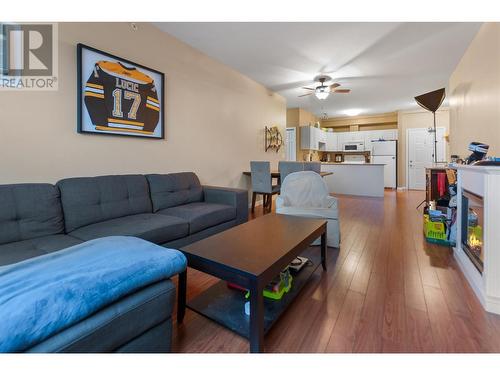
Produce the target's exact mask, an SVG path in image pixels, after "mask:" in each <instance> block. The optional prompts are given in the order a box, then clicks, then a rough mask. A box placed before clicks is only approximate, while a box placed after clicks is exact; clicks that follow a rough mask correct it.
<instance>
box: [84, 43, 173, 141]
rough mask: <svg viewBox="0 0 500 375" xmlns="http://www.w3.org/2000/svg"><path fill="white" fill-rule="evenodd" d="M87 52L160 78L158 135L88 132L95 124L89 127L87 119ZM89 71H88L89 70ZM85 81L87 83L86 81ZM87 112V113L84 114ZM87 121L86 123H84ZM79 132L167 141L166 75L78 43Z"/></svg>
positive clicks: (158, 83) (157, 83) (158, 90)
mask: <svg viewBox="0 0 500 375" xmlns="http://www.w3.org/2000/svg"><path fill="white" fill-rule="evenodd" d="M85 50H87V51H90V52H93V53H96V54H99V55H102V56H103V57H105V58H108V59H112V60H115V62H119V63H122V64H124V65H126V66H127V67H134V68H136V69H138V70H141V71H144V70H145V71H147V72H151V73H154V74H156V75H159V76H160V80H159V82H157V81H156V80H155V87H156V90H157V92H159V93H161V100H159V101H158V105H159V108H160V111H159V112H160V113H159V120H158V123H157V126H156V127H155V133H156V130H157V129H158V126H159V134H157V135H154V134H153V135H147V134H134V133H133V132H129V131H127V132H125V131H122V132H120V131H102V130H97V129H94V130H93V131H92V130H88V129H86V128H88V127H91V126H94V127H96V126H95V125H94V124H91V125H89V124H88V120H89V119H86V117H89V116H88V109H87V107H86V104H85V103H84V88H85V85H86V79H87V78H85V77H83V76H82V74H83V73H84V66H83V62H82V57H83V53H84V52H85ZM87 70H88V69H87ZM84 80H85V81H84ZM157 85H160V86H161V87H160V88H158V87H157ZM84 111H87V112H84ZM86 114H87V116H86ZM84 121H86V123H84ZM77 132H78V133H80V134H99V135H111V136H121V137H136V138H143V139H165V74H164V73H162V72H160V71H158V70H156V69H152V68H149V67H147V66H144V65H141V64H138V63H135V62H133V61H130V60H127V59H124V58H122V57H119V56H116V55H113V54H110V53H107V52H104V51H101V50H99V49H97V48H94V47H90V46H88V45H85V44H82V43H78V44H77Z"/></svg>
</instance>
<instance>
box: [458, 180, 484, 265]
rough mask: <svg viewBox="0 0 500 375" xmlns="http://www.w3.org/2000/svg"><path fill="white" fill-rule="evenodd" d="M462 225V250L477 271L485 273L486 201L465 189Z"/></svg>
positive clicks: (463, 191) (463, 192)
mask: <svg viewBox="0 0 500 375" xmlns="http://www.w3.org/2000/svg"><path fill="white" fill-rule="evenodd" d="M461 224H462V228H461V231H462V233H461V234H462V235H461V238H462V249H463V250H464V252H465V253H466V254H467V256H468V257H469V259H470V260H471V261H472V263H473V264H474V266H475V267H476V268H477V270H478V271H479V272H481V273H483V268H484V253H483V228H484V200H483V197H481V196H479V195H477V194H474V193H472V192H470V191H468V190H465V189H463V190H462V220H461Z"/></svg>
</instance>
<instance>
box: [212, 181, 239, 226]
mask: <svg viewBox="0 0 500 375" xmlns="http://www.w3.org/2000/svg"><path fill="white" fill-rule="evenodd" d="M203 194H204V196H205V202H208V203H220V204H227V205H230V206H233V207H235V208H236V222H237V223H238V224H241V223H244V222H246V221H248V191H247V190H244V189H234V188H226V187H217V186H203Z"/></svg>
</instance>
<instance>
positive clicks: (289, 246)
mask: <svg viewBox="0 0 500 375" xmlns="http://www.w3.org/2000/svg"><path fill="white" fill-rule="evenodd" d="M326 223H327V222H326V220H323V219H313V218H303V217H296V216H289V215H278V214H268V215H264V216H262V217H259V218H257V219H255V220H251V221H249V222H247V223H245V224H241V225H239V226H237V227H234V228H231V229H229V230H226V231H224V232H222V233H218V234H216V235H214V236H211V237H208V238H206V239H203V240H201V241H198V242H195V243H193V244H191V245H188V246H186V247H183V248H182V249H181V251H182V252H183V253H184V255H185V256H186V258H187V260H188V266H189V267H191V268H194V269H197V270H199V271H201V272H204V273H207V274H210V275H212V276H215V277H217V278H219V279H221V281H219V282H218V283H216V284H215V285H213V286H212V287H210V288H208V289H207V290H206V291H204V292H202V293H201V294H200V295H198V296H197V297H195V298H193V299H192V300H190V301H189V302H188V304H187V305H186V283H187V273H186V272H183V273H181V274H180V275H179V293H178V312H177V322H178V323H179V324H180V323H182V320H183V318H184V314H185V309H186V306H187V307H188V308H190V309H191V310H194V311H196V312H198V313H200V314H202V315H204V316H205V317H207V318H209V319H211V320H214V321H216V322H217V323H219V324H221V325H223V326H225V327H226V328H228V329H230V330H232V331H233V332H235V333H237V334H239V335H241V336H243V337H246V338H247V339H249V341H250V351H251V352H252V353H258V352H262V351H263V349H264V335H265V333H267V331H268V330H269V329H270V328H271V326H272V325H273V323H274V322H275V321H276V320H277V319H278V318H279V316H280V315H281V313H282V312H283V311H284V310H285V309H286V308H287V307H288V305H289V304H290V303H291V302H292V301H293V299H294V298H295V297H296V296H297V294H298V293H299V292H300V290H301V289H302V287H303V286H304V285H305V284H306V282H307V281H308V280H309V278H310V277H311V276H312V274H313V273H314V271H315V270H316V269H317V267H318V266H319V264H320V262H321V264H322V266H323V270H326ZM319 236H321V246H320V250H321V251H318V250H317V249H314V248H311V249H309V246H310V245H311V243H312V242H313V241H314V240H315V239H316V238H318V237H319ZM306 249H307V250H308V251H307V254H304V255H305V256H306V257H307V258H309V259H310V260H311V261H312V265H309V266H306V267H304V268H303V269H302V270H301V271H300V272H299V273H297V274H295V275H293V282H292V288H291V290H290V291H289V292H288V293H286V294H285V295H284V296H283V298H282V299H281V300H279V301H274V300H269V299H267V298H266V299H264V297H263V295H262V293H263V289H264V287H265V286H266V285H267V284H268V283H269V282H270V281H271V280H272V279H273V278H274V277H275V276H276V275H278V274H279V273H280V271H281V270H283V269H284V268H285V267H286V266H287V265H288V264H290V262H291V261H292V260H293V259H295V257H296V256H297V255H300V254H302V253H303V252H304V251H305V250H306ZM226 281H229V282H231V283H235V284H237V285H239V286H241V287H243V288H246V289H248V290H249V291H250V298H249V299H250V316H247V315H245V311H244V303H245V301H246V300H245V297H244V294H245V293H244V292H242V291H237V290H234V289H230V288H228V287H227V285H226Z"/></svg>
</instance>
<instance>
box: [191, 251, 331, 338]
mask: <svg viewBox="0 0 500 375" xmlns="http://www.w3.org/2000/svg"><path fill="white" fill-rule="evenodd" d="M301 256H304V257H306V258H309V259H310V260H311V262H312V265H306V266H305V267H304V268H302V270H301V271H300V272H299V273H296V274H292V276H293V282H292V288H291V289H290V291H289V292H288V293H285V294H284V296H283V298H282V299H281V300H278V301H275V300H271V299H268V298H264V334H266V333H267V332H268V331H269V330H270V329H271V327H272V325H273V324H274V323H275V322H276V321H277V320H278V318H279V317H280V315H281V314H282V313H283V312H284V311H285V310H286V308H287V307H288V306H289V305H290V303H291V302H292V301H293V300H294V299H295V297H296V296H297V295H298V294H299V293H300V291H301V290H302V288H303V287H304V286H305V285H306V283H307V281H308V280H309V279H310V278H311V276H312V275H313V274H314V272H315V271H316V270H317V268H318V267H319V266H320V265H321V254H320V249H319V247H317V246H316V247H312V248H309V249H307V250H305V251H304V252H303V253H302V254H301ZM246 301H248V300H247V299H245V292H244V291H239V290H234V289H231V288H228V287H227V284H226V282H225V281H222V280H221V281H219V282H217V283H216V284H215V285H213V286H211V287H210V288H208V289H207V290H205V291H204V292H202V293H201V294H199V295H198V296H196V297H195V298H193V299H192V300H190V301H189V302H188V303H187V305H186V307H188V308H189V309H191V310H193V311H196V312H197V313H199V314H201V315H203V316H205V317H206V318H208V319H210V320H213V321H215V322H217V323H219V324H220V325H222V326H224V327H226V328H228V329H229V330H231V331H233V332H235V333H236V334H238V335H240V336H243V337H245V338H247V339H248V338H249V327H250V317H249V316H248V315H246V314H245V302H246Z"/></svg>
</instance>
